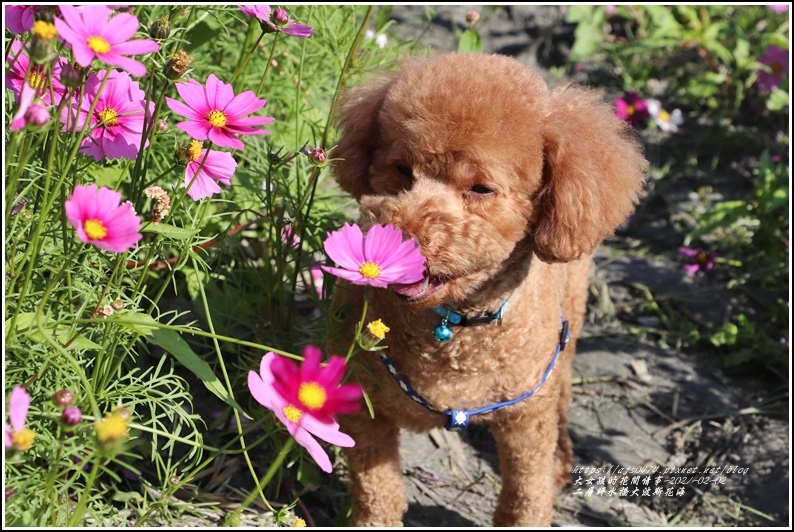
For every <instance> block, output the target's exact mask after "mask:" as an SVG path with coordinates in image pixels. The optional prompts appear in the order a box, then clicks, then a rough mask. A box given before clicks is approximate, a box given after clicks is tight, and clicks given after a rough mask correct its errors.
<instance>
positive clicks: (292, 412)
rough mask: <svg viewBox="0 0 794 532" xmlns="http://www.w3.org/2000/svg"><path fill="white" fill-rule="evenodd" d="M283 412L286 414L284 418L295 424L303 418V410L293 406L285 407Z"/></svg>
mask: <svg viewBox="0 0 794 532" xmlns="http://www.w3.org/2000/svg"><path fill="white" fill-rule="evenodd" d="M281 411H282V412H283V413H284V416H285V417H286V418H287V419H289V420H290V421H292V422H293V423H297V422H298V420H299V419H300V418H301V416H303V410H301V409H300V408H298V407H296V406H292V405H287V406H285V407H284V408H282V409H281Z"/></svg>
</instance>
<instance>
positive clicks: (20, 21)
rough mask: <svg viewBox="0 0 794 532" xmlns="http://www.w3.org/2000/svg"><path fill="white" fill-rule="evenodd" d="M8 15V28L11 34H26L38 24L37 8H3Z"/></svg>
mask: <svg viewBox="0 0 794 532" xmlns="http://www.w3.org/2000/svg"><path fill="white" fill-rule="evenodd" d="M3 7H4V8H5V15H6V28H8V29H9V31H11V33H24V32H26V31H28V30H30V29H31V28H32V27H33V23H34V22H36V19H35V17H36V10H37V9H38V7H37V6H8V5H7V6H3Z"/></svg>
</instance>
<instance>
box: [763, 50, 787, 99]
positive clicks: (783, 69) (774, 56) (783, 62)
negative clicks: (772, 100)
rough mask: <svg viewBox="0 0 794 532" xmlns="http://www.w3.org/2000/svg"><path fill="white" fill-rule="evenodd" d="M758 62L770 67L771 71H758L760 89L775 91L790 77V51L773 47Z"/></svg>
mask: <svg viewBox="0 0 794 532" xmlns="http://www.w3.org/2000/svg"><path fill="white" fill-rule="evenodd" d="M758 62H759V63H762V64H764V65H767V66H768V67H769V70H762V69H759V70H758V87H759V88H761V89H763V90H769V91H775V90H777V88H778V86H780V85H781V84H782V83H783V79H784V78H785V77H786V76H787V75H788V50H783V49H782V48H779V47H777V46H775V45H774V44H773V45H771V46H770V47H769V48H767V49H766V52H764V55H762V56H761V57H759V58H758Z"/></svg>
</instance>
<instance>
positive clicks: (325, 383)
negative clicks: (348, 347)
mask: <svg viewBox="0 0 794 532" xmlns="http://www.w3.org/2000/svg"><path fill="white" fill-rule="evenodd" d="M322 357H323V355H322V351H321V350H320V348H319V347H315V346H313V345H307V346H306V347H304V348H303V364H302V365H301V366H300V368H298V366H297V365H296V364H295V363H294V362H293V361H292V360H290V359H288V358H286V357H276V358H275V359H273V362H272V364H270V369H271V370H272V371H273V375H274V376H275V379H276V380H275V381H274V382H273V388H275V390H276V391H277V392H278V393H279V395H281V397H283V398H284V399H285V400H286V401H287V402H288V403H290V404H293V405H295V406H297V407H298V408H300V409H301V410H303V411H304V412H308V413H310V414H311V415H312V416H314V417H316V418H317V419H320V420H326V421H328V420H332V419H333V418H334V416H335V415H336V414H351V413H353V412H356V411H357V410H358V409H359V408H361V404H360V403H359V400H360V399H361V397H362V395H363V392H362V390H361V386H359V385H358V384H340V382H341V381H342V378H343V377H344V376H345V370H346V367H345V358H344V357H340V356H332V357H330V359H329V360H328V363H327V364H326V365H325V366H323V365H321V362H322Z"/></svg>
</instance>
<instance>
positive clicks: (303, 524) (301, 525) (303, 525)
mask: <svg viewBox="0 0 794 532" xmlns="http://www.w3.org/2000/svg"><path fill="white" fill-rule="evenodd" d="M292 526H293V527H297V528H306V521H305V520H304V519H303V518H302V517H296V518H295V520H294V521H293V522H292Z"/></svg>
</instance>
